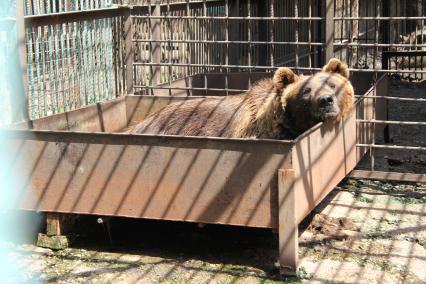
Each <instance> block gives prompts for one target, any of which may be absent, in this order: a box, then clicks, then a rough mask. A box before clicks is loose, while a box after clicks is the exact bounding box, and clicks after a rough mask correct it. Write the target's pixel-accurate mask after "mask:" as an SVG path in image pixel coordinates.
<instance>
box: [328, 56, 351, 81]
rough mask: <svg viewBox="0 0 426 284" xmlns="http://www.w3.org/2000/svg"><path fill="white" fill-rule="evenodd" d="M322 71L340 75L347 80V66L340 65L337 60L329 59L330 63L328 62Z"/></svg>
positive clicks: (340, 62)
mask: <svg viewBox="0 0 426 284" xmlns="http://www.w3.org/2000/svg"><path fill="white" fill-rule="evenodd" d="M322 71H324V72H331V73H338V74H340V75H342V76H343V77H345V78H346V79H349V69H348V66H347V65H346V64H344V63H342V61H340V60H339V59H337V58H331V59H330V61H328V64H327V65H325V66H324V67H323V68H322Z"/></svg>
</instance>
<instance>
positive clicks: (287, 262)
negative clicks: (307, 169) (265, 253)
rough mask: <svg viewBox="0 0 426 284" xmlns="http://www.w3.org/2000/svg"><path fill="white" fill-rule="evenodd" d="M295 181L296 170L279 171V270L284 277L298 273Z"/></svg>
mask: <svg viewBox="0 0 426 284" xmlns="http://www.w3.org/2000/svg"><path fill="white" fill-rule="evenodd" d="M294 179H295V173H294V170H292V169H286V170H279V171H278V239H279V268H280V274H282V275H295V274H296V272H297V264H298V251H299V240H298V228H297V225H298V224H297V220H296V204H295V192H294V190H293V185H294Z"/></svg>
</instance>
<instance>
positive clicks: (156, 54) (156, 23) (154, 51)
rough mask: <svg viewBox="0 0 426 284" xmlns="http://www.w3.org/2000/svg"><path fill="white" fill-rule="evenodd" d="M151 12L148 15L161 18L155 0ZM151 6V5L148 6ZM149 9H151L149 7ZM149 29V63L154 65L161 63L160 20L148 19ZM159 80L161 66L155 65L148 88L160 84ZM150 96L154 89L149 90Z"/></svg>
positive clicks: (157, 2)
mask: <svg viewBox="0 0 426 284" xmlns="http://www.w3.org/2000/svg"><path fill="white" fill-rule="evenodd" d="M153 2H154V7H153V10H152V11H150V13H151V14H150V15H151V16H154V17H158V16H161V6H160V3H161V1H160V0H155V1H153ZM150 6H151V5H150ZM149 8H150V9H151V7H149ZM149 20H150V28H151V42H150V44H151V62H152V63H155V64H160V63H161V42H160V41H161V22H160V21H161V19H158V18H154V19H153V18H150V19H149ZM160 80H161V66H160V65H155V66H152V67H151V80H150V86H151V87H153V86H157V85H158V84H160ZM151 92H152V94H154V89H153V88H152V89H151Z"/></svg>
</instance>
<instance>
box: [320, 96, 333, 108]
mask: <svg viewBox="0 0 426 284" xmlns="http://www.w3.org/2000/svg"><path fill="white" fill-rule="evenodd" d="M333 103H334V97H333V95H322V96H321V97H320V98H319V105H320V106H321V107H326V106H330V105H332V104H333Z"/></svg>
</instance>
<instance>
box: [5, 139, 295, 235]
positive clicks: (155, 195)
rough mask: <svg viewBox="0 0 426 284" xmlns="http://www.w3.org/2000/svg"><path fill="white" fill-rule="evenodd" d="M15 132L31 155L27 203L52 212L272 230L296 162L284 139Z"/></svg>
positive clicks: (25, 168) (23, 153)
mask: <svg viewBox="0 0 426 284" xmlns="http://www.w3.org/2000/svg"><path fill="white" fill-rule="evenodd" d="M9 134H10V135H12V137H15V139H19V140H12V143H11V145H10V147H11V148H12V149H11V151H14V152H15V153H19V155H20V156H19V160H25V163H23V164H21V165H20V169H19V172H21V173H23V180H25V181H26V182H25V183H23V184H21V185H20V187H21V190H22V192H23V203H22V206H21V208H22V209H25V210H37V211H46V212H62V213H78V214H98V215H113V216H127V217H143V218H152V219H166V220H183V221H196V222H203V223H219V224H232V225H243V226H254V227H271V226H272V224H273V222H274V221H273V218H274V217H273V216H272V215H275V216H276V214H277V209H276V206H274V205H273V204H271V200H272V198H273V196H276V184H277V172H278V169H280V168H285V167H289V166H290V159H291V155H290V154H289V153H290V151H291V142H283V141H261V140H257V141H250V140H241V139H214V138H190V137H160V136H149V135H123V134H106V133H97V134H92V133H69V132H40V131H38V132H37V131H33V132H30V131H11V132H10V133H9ZM16 147H19V151H18V150H17V149H16ZM27 156H28V158H27ZM274 198H276V197H274Z"/></svg>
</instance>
